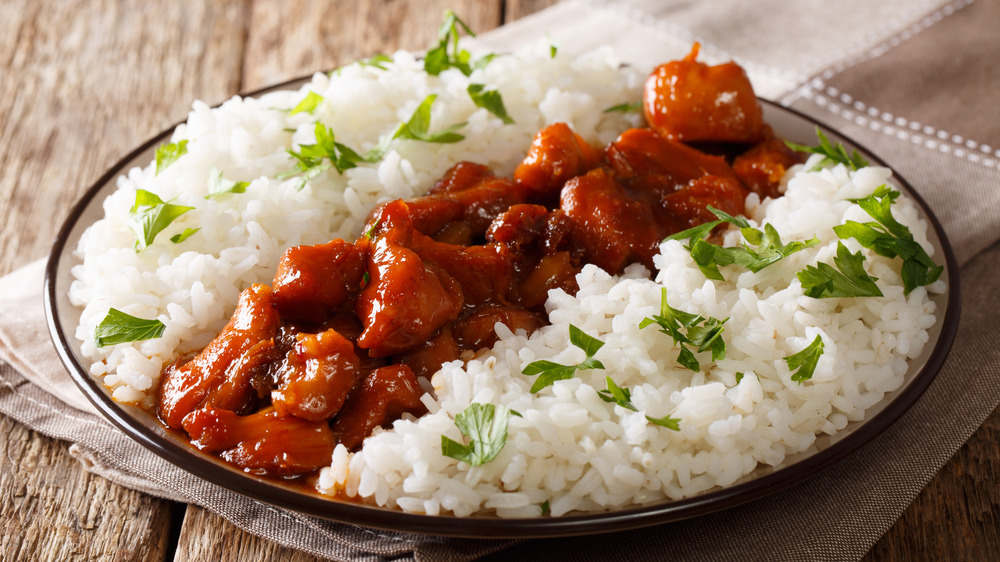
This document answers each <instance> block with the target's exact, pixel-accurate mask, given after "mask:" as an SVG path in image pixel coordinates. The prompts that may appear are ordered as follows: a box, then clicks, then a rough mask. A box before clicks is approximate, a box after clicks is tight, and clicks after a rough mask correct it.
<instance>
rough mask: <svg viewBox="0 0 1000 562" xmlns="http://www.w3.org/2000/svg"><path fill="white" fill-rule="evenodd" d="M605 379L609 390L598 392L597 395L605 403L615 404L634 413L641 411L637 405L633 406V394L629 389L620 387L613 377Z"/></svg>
mask: <svg viewBox="0 0 1000 562" xmlns="http://www.w3.org/2000/svg"><path fill="white" fill-rule="evenodd" d="M604 379H605V383H606V384H607V385H608V388H607V390H598V391H597V395H598V396H600V397H601V400H604V401H605V402H614V403H615V404H618V405H619V406H621V407H622V408H627V409H629V410H632V411H633V412H638V411H639V410H638V409H637V408H636V407H635V405H633V404H632V392H631V391H630V390H629V389H627V388H622V387H620V386H618V385H617V384H615V381H614V380H612V378H611V377H604Z"/></svg>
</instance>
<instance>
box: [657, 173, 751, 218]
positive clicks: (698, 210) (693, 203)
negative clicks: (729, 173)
mask: <svg viewBox="0 0 1000 562" xmlns="http://www.w3.org/2000/svg"><path fill="white" fill-rule="evenodd" d="M746 196H747V190H746V188H744V187H743V185H742V184H740V182H738V181H736V180H734V179H730V178H722V177H719V176H704V177H701V178H698V179H696V180H694V181H693V182H691V185H688V186H687V187H684V188H682V189H679V190H677V191H675V192H673V193H671V194H669V195H667V196H665V197H664V198H663V201H662V203H663V208H664V209H665V210H666V211H667V212H668V213H670V214H671V215H673V216H674V217H675V218H676V219H677V220H678V221H680V225H681V229H685V228H691V227H692V226H698V225H699V224H703V223H706V222H709V221H714V220H715V219H717V218H718V217H716V216H715V214H714V213H712V211H710V210H709V209H708V207H709V206H712V207H715V208H716V209H719V210H720V211H725V212H726V213H729V214H730V215H732V216H736V215H742V214H743V213H744V212H745V211H746V206H745V203H744V202H745V201H746Z"/></svg>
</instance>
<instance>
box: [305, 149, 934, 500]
mask: <svg viewBox="0 0 1000 562" xmlns="http://www.w3.org/2000/svg"><path fill="white" fill-rule="evenodd" d="M820 160H821V157H820V156H814V157H812V158H811V159H810V160H809V161H808V162H807V163H806V164H805V165H804V166H796V167H795V168H793V169H792V170H789V173H788V175H787V176H786V178H785V195H784V197H782V198H779V199H776V200H771V199H767V200H765V201H763V202H760V201H759V200H758V199H757V197H756V196H755V195H751V196H750V199H749V200H748V215H749V218H750V219H751V224H752V225H753V226H756V227H761V226H762V225H763V223H770V224H771V225H772V226H774V227H775V228H776V230H777V231H778V233H779V234H780V235H781V239H782V240H783V241H785V242H789V241H792V240H807V239H809V238H812V237H813V236H814V235H815V236H817V237H818V238H819V239H820V244H818V245H817V246H814V247H812V248H809V249H807V250H803V251H800V252H798V253H795V254H792V255H791V256H788V257H786V258H784V259H782V260H780V261H778V262H777V263H775V264H773V265H771V266H769V267H767V268H765V269H763V270H761V271H760V272H758V273H753V272H750V271H748V270H745V269H743V268H741V267H740V266H735V265H732V266H726V267H723V268H721V270H722V273H723V276H724V277H725V278H726V281H724V282H720V281H713V280H709V279H706V278H705V276H704V274H703V273H702V272H701V271H700V270H699V269H698V267H697V266H696V265H695V263H694V262H693V260H692V259H691V256H690V253H689V252H688V251H687V250H685V249H684V248H683V246H682V244H681V243H680V242H677V241H669V242H665V243H664V244H662V245H661V247H660V253H659V255H658V256H656V257H655V259H654V263H655V265H656V268H657V271H656V275H655V279H650V278H649V275H648V272H647V271H646V270H645V268H643V267H642V266H639V265H633V266H631V267H629V268H628V269H626V271H625V272H624V274H623V275H621V276H619V277H616V276H611V275H608V274H607V273H606V272H604V271H603V270H601V269H599V268H597V267H595V266H586V267H585V268H584V269H583V271H582V272H581V273H580V274H579V275H578V277H577V281H578V282H579V285H580V291H579V292H578V293H577V294H576V295H575V296H570V295H568V294H566V293H564V292H562V291H561V290H554V291H551V292H550V293H549V300H548V302H547V304H546V309H547V311H548V315H549V320H550V321H551V325H549V326H546V327H543V328H541V329H539V330H538V331H536V332H535V333H533V334H532V335H531V337H524V334H523V333H522V334H512V333H511V332H510V331H509V330H506V329H504V327H503V326H502V325H498V326H497V331H498V333H499V334H500V341H499V342H498V343H497V344H496V346H495V347H494V348H493V349H492V350H491V351H489V352H488V353H483V354H480V356H478V357H476V358H475V359H473V360H471V361H469V362H468V363H467V364H465V365H462V364H461V362H460V361H456V362H452V363H449V364H447V365H445V366H444V367H443V368H442V369H441V371H439V372H438V373H437V374H436V375H435V376H434V378H433V384H434V390H435V394H436V398H432V397H431V396H430V395H425V396H424V401H425V403H426V405H427V406H428V409H429V410H430V413H429V414H426V415H424V416H423V417H421V418H419V419H402V420H398V421H396V422H395V423H394V424H393V426H392V430H391V431H384V432H382V433H377V434H375V435H373V436H372V437H370V438H368V440H367V441H366V442H365V445H364V448H363V449H362V450H361V451H359V452H357V453H356V454H351V453H349V452H348V451H347V450H346V449H345V448H344V447H343V446H338V448H337V450H336V451H335V452H334V459H333V464H332V466H331V467H330V468H329V469H323V471H322V473H321V476H320V489H321V491H324V492H326V493H343V494H346V495H348V496H357V497H361V498H366V499H368V500H369V501H374V502H375V503H377V504H378V505H383V506H396V507H398V508H400V509H403V510H405V511H409V512H415V513H428V514H443V513H452V514H454V515H457V516H467V515H471V514H474V513H480V512H492V513H495V514H496V515H498V516H500V517H537V516H540V515H542V514H543V511H544V508H543V507H542V506H543V504H544V505H547V506H548V510H549V512H550V513H551V515H552V516H559V515H563V514H566V513H569V512H571V511H601V510H607V509H610V508H614V507H620V506H623V505H634V504H644V503H649V502H654V501H660V500H664V499H680V498H685V497H689V496H692V495H695V494H698V493H700V492H704V491H706V490H710V489H712V488H715V487H718V486H728V485H731V484H734V483H737V482H738V481H740V479H741V478H743V477H745V476H746V475H748V474H750V473H751V472H753V471H755V470H757V469H758V467H760V466H779V465H781V464H782V462H784V461H785V460H786V458H787V457H789V456H790V455H794V454H796V453H801V452H804V451H808V450H809V449H810V447H812V446H813V445H814V443H815V441H816V439H817V436H820V435H824V434H825V435H833V434H834V433H836V432H837V431H839V430H841V429H844V427H845V426H846V425H847V424H848V423H849V422H852V421H858V420H862V419H863V418H864V415H865V411H866V410H867V409H868V408H869V407H871V406H873V405H875V404H876V403H878V402H879V401H880V400H882V398H883V397H884V396H885V394H886V393H888V392H891V391H893V390H895V389H897V388H899V387H900V386H901V385H902V384H903V382H904V377H905V375H906V373H907V369H908V363H907V360H908V359H912V358H915V357H917V356H918V355H919V354H920V352H921V350H922V349H923V346H924V344H925V343H927V341H928V332H927V330H928V329H929V328H930V327H931V326H933V325H934V323H935V316H934V310H935V304H934V302H932V301H931V300H930V298H929V295H928V291H933V292H941V291H943V290H944V284H943V283H942V282H940V281H939V282H937V283H935V284H933V285H930V286H928V287H919V288H917V289H915V290H913V291H912V292H910V294H909V295H906V296H904V295H903V285H902V280H901V278H900V263H901V260H898V259H896V260H892V259H888V258H884V257H881V256H878V255H877V254H874V253H873V252H871V251H869V250H867V249H864V248H862V247H861V246H860V245H858V244H857V243H856V241H855V240H853V239H850V240H845V241H843V242H844V244H845V245H846V246H847V247H848V248H849V249H850V250H851V251H852V252H857V251H858V250H861V251H862V252H863V254H864V255H865V257H866V264H867V265H866V267H867V268H868V270H869V272H870V273H871V274H872V275H873V276H875V277H877V278H879V280H878V285H879V287H880V288H881V290H882V292H883V293H884V294H885V296H884V298H831V299H814V298H811V297H806V296H804V295H803V290H802V286H801V284H800V283H799V280H798V279H797V277H796V272H797V271H799V270H801V269H803V268H804V267H805V266H806V265H814V264H815V263H816V262H818V261H825V262H828V263H830V262H832V258H833V256H835V254H836V248H837V242H838V238H837V236H836V234H835V233H834V232H833V227H834V226H836V225H839V224H842V223H843V222H844V221H845V220H856V221H859V222H866V221H868V220H870V217H868V216H867V215H866V214H865V212H864V211H863V210H861V209H860V207H858V206H857V205H855V204H853V203H851V202H849V201H846V199H848V198H859V197H865V196H867V195H869V194H871V193H872V192H873V191H875V189H876V188H878V187H879V186H881V185H882V184H885V183H887V182H889V183H890V184H891V177H890V171H889V170H888V169H886V168H880V167H868V168H862V169H860V170H858V171H849V170H848V169H847V168H845V167H844V166H843V165H840V164H838V165H837V166H835V167H832V168H829V167H828V168H825V169H822V170H820V171H816V172H807V171H805V170H808V169H810V168H812V167H813V166H816V165H817V164H819V162H820ZM893 215H894V216H895V217H896V218H897V220H899V221H900V222H901V223H903V224H905V225H907V226H908V227H909V228H910V230H911V231H912V232H913V235H914V238H915V240H916V241H917V242H919V243H921V244H922V245H923V246H924V247H925V248H929V244H928V243H927V239H926V232H927V223H926V222H925V221H924V220H923V219H921V218H920V217H919V215H918V211H917V207H916V205H915V204H914V202H913V201H912V200H911V199H909V198H908V197H906V196H905V195H904V196H901V197H900V198H899V199H898V200H897V201H896V202H895V203H894V205H893ZM738 241H739V231H738V230H735V229H734V230H733V231H731V232H729V233H728V234H727V239H726V241H725V244H726V245H735V244H736V243H737V242H738ZM662 287H666V288H667V294H668V302H669V303H670V305H671V306H673V307H674V308H677V309H680V310H683V311H686V312H690V313H696V314H700V315H703V316H712V317H715V318H719V319H723V318H729V320H728V321H727V322H726V323H725V331H724V333H723V338H724V339H725V341H726V344H727V351H726V358H725V359H723V360H720V361H718V362H717V363H714V364H710V365H709V366H708V367H707V368H706V367H705V365H704V361H703V366H702V371H700V372H693V371H690V370H688V369H685V368H684V367H681V366H680V365H678V364H677V354H678V348H677V347H676V346H674V345H673V342H672V340H671V339H670V336H668V335H665V334H663V333H661V332H660V331H658V330H657V329H656V327H655V326H650V327H647V328H645V329H640V328H639V325H640V323H641V322H642V320H643V318H645V317H647V316H653V315H656V314H659V313H660V296H661V288H662ZM571 324H572V325H575V326H577V327H579V328H580V329H582V330H583V331H584V332H586V333H587V334H589V335H591V336H594V337H596V338H598V339H600V340H601V341H603V342H605V345H604V347H602V348H601V349H600V350H599V351H598V352H597V353H596V355H595V358H596V359H598V360H600V361H601V362H602V363H603V364H604V366H605V367H606V369H593V370H582V371H577V372H576V373H575V374H574V376H573V378H571V379H568V380H564V381H558V382H556V383H555V384H553V385H552V386H550V387H548V388H546V389H543V390H541V391H539V392H537V393H535V394H532V393H530V392H529V389H530V387H531V385H532V383H533V380H534V378H533V377H528V376H525V375H522V374H521V371H522V369H523V368H524V366H525V365H527V364H528V363H530V362H532V361H535V360H538V359H548V360H551V361H555V362H557V363H561V364H565V365H573V364H576V363H579V362H580V361H581V360H583V359H584V353H583V351H582V350H580V349H578V348H576V347H574V346H572V345H570V344H569V342H568V330H569V326H570V325H571ZM817 335H819V336H820V337H821V338H822V340H823V342H824V345H825V352H824V354H823V355H822V356H821V358H820V360H819V363H818V365H817V367H816V370H815V372H814V374H813V376H812V378H811V379H810V380H807V381H804V382H802V383H799V382H795V381H792V380H791V375H792V373H791V371H790V370H789V368H788V365H787V364H786V362H785V361H784V357H787V356H790V355H792V354H794V353H796V352H799V351H801V350H802V349H803V348H805V347H806V346H807V345H808V344H809V343H810V342H811V341H812V340H813V339H814V338H815V337H816V336H817ZM737 373H743V376H742V377H741V379H740V380H739V381H737ZM606 376H610V377H611V378H612V379H613V380H614V382H615V383H616V384H617V385H618V386H620V387H623V388H625V387H628V388H629V389H630V390H631V393H632V403H633V404H634V405H635V407H636V408H637V409H638V411H631V410H629V409H626V408H624V407H622V406H619V405H615V404H609V403H607V402H605V401H603V400H602V399H601V398H600V396H599V395H598V391H599V390H603V389H605V388H606V383H605V377H606ZM472 403H483V404H503V405H505V406H507V407H508V408H511V409H512V410H516V411H517V412H519V413H520V414H521V417H516V416H511V417H510V420H509V427H508V437H507V442H506V445H505V446H504V448H503V450H502V451H501V452H500V454H499V456H498V457H497V458H496V459H495V460H493V461H492V462H489V463H486V464H484V465H481V466H469V465H468V464H466V463H463V462H459V461H457V460H454V459H452V458H449V457H445V456H443V455H442V454H441V435H446V436H448V437H450V438H452V439H455V440H460V439H461V438H462V436H461V435H460V434H459V432H458V429H457V428H456V426H455V423H454V416H455V415H457V414H459V413H461V412H462V411H463V410H465V408H467V407H468V406H469V405H470V404H472ZM647 415H649V416H651V417H654V418H661V417H664V416H667V415H669V416H670V417H672V418H679V420H680V422H679V425H680V430H679V431H673V430H671V429H668V428H664V427H659V426H657V425H654V424H651V423H649V422H648V421H647V419H646V416H647ZM401 461H402V462H401ZM546 502H548V503H547V504H546Z"/></svg>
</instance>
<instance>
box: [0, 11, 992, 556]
mask: <svg viewBox="0 0 1000 562" xmlns="http://www.w3.org/2000/svg"><path fill="white" fill-rule="evenodd" d="M872 4H873V3H870V2H868V1H867V0H842V1H841V2H838V3H837V4H836V5H830V4H822V5H817V4H814V3H806V2H799V3H784V2H778V1H777V0H766V1H759V2H753V3H748V2H741V1H739V0H725V1H723V2H712V3H707V2H702V3H686V2H655V1H653V0H632V1H627V2H614V3H612V2H583V1H570V2H565V3H563V4H560V5H557V6H555V7H553V8H550V9H548V10H545V11H543V12H541V13H539V14H537V15H536V16H533V17H531V18H528V19H526V20H521V21H518V22H516V23H515V24H512V25H510V26H505V27H503V28H501V29H499V30H497V31H495V32H491V33H489V34H485V35H483V36H481V37H480V38H479V39H478V40H477V42H478V44H479V46H481V47H484V48H492V49H496V50H509V49H510V48H512V46H516V45H517V44H518V43H520V42H522V41H526V40H535V39H537V38H538V37H543V36H545V34H546V33H550V34H551V35H552V36H553V37H555V39H556V40H557V41H558V42H559V44H560V48H561V49H565V50H568V51H571V52H582V51H584V50H587V49H590V48H593V47H597V46H601V45H612V46H614V47H615V48H616V49H617V50H618V52H619V53H620V54H621V56H622V58H623V59H624V60H627V61H629V62H630V63H632V64H636V65H643V66H649V65H651V64H653V63H654V62H657V61H662V60H666V59H669V58H671V57H676V56H681V55H683V54H686V52H687V51H688V49H689V48H690V44H691V42H692V41H693V40H698V41H700V42H701V43H702V52H703V54H704V56H705V58H707V60H710V61H719V60H726V59H729V58H735V59H736V60H738V61H739V62H740V63H741V64H743V65H744V67H746V68H747V69H748V71H749V73H750V75H751V78H752V80H753V81H754V84H755V87H756V88H757V90H758V92H759V93H761V94H762V95H764V96H765V97H771V98H773V99H777V100H779V101H781V102H782V103H785V104H786V105H789V106H790V107H792V108H795V109H798V110H800V111H803V112H805V113H807V114H809V115H812V116H814V117H815V118H817V119H819V120H821V121H824V122H826V123H828V124H829V125H831V126H832V127H833V128H835V129H838V130H841V131H843V132H845V133H847V134H848V135H850V136H853V137H855V138H856V139H857V140H860V141H861V142H862V143H863V144H866V145H867V146H869V147H871V148H873V149H874V151H875V152H876V153H878V154H879V155H880V156H882V157H883V158H884V159H886V160H887V161H888V162H889V163H890V164H891V165H892V166H893V167H894V168H896V170H897V171H899V172H900V173H901V174H902V176H904V177H905V178H907V179H908V180H909V181H910V182H911V184H912V185H913V187H914V188H915V189H916V190H917V191H918V192H919V193H920V194H921V195H922V196H923V197H924V198H925V199H927V200H928V202H929V203H930V204H931V206H932V208H933V209H934V210H935V213H936V214H937V215H938V217H939V218H940V219H941V221H942V222H943V224H944V226H945V229H946V231H947V233H948V235H949V237H950V239H951V242H952V244H953V246H954V247H955V251H956V255H957V256H958V258H959V260H960V262H961V263H962V264H963V268H962V270H961V274H960V277H961V282H962V297H963V298H962V320H961V324H960V327H959V333H958V337H957V340H956V344H955V347H954V349H953V351H952V353H951V356H950V357H949V360H948V361H947V363H946V364H945V366H944V368H943V369H942V371H941V373H940V374H939V375H938V378H937V380H936V381H935V382H934V383H933V384H932V385H931V387H930V389H929V390H928V391H927V393H926V395H925V396H924V397H923V398H922V399H921V400H920V401H919V402H918V403H917V404H916V405H915V406H914V407H913V408H912V409H911V410H910V411H909V412H908V413H907V414H906V415H904V416H903V417H902V418H901V419H900V421H899V422H898V423H896V424H895V425H894V426H893V427H891V428H890V429H889V430H888V431H886V432H885V433H884V434H883V435H881V436H880V437H879V438H877V439H876V440H874V441H873V442H872V443H870V444H869V445H867V446H866V447H864V448H863V449H862V450H861V451H859V452H858V453H856V454H854V455H852V456H851V457H849V458H848V459H846V460H844V461H842V462H840V463H838V464H836V465H835V466H833V467H832V468H829V469H827V470H826V471H824V472H823V473H821V474H819V475H817V476H815V477H813V478H811V479H809V480H808V481H807V482H805V483H803V484H799V485H797V486H794V487H792V488H790V489H789V490H786V491H784V492H781V493H778V494H775V495H772V496H769V497H767V498H764V499H761V500H758V501H756V502H753V503H750V504H747V505H744V506H741V507H737V508H734V509H730V510H727V511H724V512H721V513H718V514H713V515H709V516H705V517H700V518H697V519H694V520H689V521H685V522H681V523H674V524H669V525H663V526H659V527H653V528H650V529H644V530H640V531H632V532H625V533H618V534H615V535H611V536H600V535H598V536H591V537H583V538H573V539H549V540H540V541H526V542H522V543H520V544H516V543H514V542H513V541H506V542H493V541H476V540H458V539H442V538H435V537H427V536H420V535H411V534H401V533H389V532H382V531H372V530H368V529H362V528H359V527H355V526H351V525H344V524H337V523H331V522H327V521H320V520H316V519H312V518H309V517H304V516H301V515H298V514H294V513H289V512H285V511H283V510H279V509H276V508H273V507H270V506H266V505H263V504H259V503H257V502H254V501H252V500H249V499H247V498H244V497H241V496H239V495H237V494H234V493H231V492H229V491H227V490H224V489H221V488H219V487H217V486H214V485H212V484H209V483H206V482H204V481H201V480H199V479H197V478H195V477H193V476H191V475H189V474H187V473H186V472H184V471H183V470H180V469H178V468H176V467H174V466H172V465H170V464H168V463H166V462H164V461H162V460H160V459H159V458H158V457H156V456H155V455H153V454H152V453H149V452H147V451H146V450H145V449H143V448H142V447H141V446H139V445H138V444H136V443H135V442H133V441H132V440H131V439H129V438H127V437H125V436H124V435H123V434H121V433H120V432H118V431H117V430H115V429H114V428H113V427H112V426H111V425H110V424H109V423H108V422H106V421H105V420H104V419H103V418H101V417H100V416H99V415H98V414H96V413H95V411H94V410H93V408H92V407H91V406H90V405H89V403H87V401H86V400H85V399H84V398H83V396H82V395H81V394H80V393H79V392H78V391H77V390H76V389H75V387H74V386H73V384H72V382H71V381H70V379H69V378H68V375H67V374H66V372H65V370H64V369H63V367H62V366H61V364H60V363H59V360H58V358H57V356H56V354H55V351H54V349H53V348H52V345H51V343H50V341H49V338H48V336H47V333H46V329H45V319H44V314H43V311H42V303H41V280H42V268H43V266H42V264H41V262H36V263H33V264H30V265H28V266H26V267H24V268H23V269H21V270H19V271H17V272H15V273H13V274H11V275H8V276H7V277H4V278H0V412H2V413H3V414H5V415H8V416H11V417H13V418H15V419H17V420H19V421H21V422H22V423H25V424H27V425H28V426H30V427H32V428H33V429H36V430H38V431H40V432H42V433H45V434H47V435H51V436H54V437H57V438H60V439H65V440H68V441H71V442H73V443H74V445H73V446H72V447H71V449H70V450H71V453H72V454H74V455H75V456H76V457H77V458H79V459H80V460H81V461H82V462H83V463H84V464H85V465H86V466H87V467H88V469H90V470H93V471H95V472H97V473H99V474H102V475H104V476H106V477H107V478H109V479H111V480H113V481H115V482H118V483H120V484H122V485H125V486H128V487H130V488H135V489H138V490H141V491H143V492H146V493H150V494H153V495H157V496H161V497H166V498H171V499H175V500H179V501H184V502H192V503H196V504H198V505H202V506H205V507H207V508H208V509H210V510H212V511H214V512H216V513H219V514H221V515H222V516H223V517H226V518H227V519H229V520H231V521H233V522H234V523H236V524H237V525H239V526H240V527H242V528H244V529H246V530H248V531H250V532H252V533H255V534H258V535H260V536H264V537H267V538H269V539H272V540H275V541H277V542H279V543H281V544H284V545H287V546H290V547H293V548H298V549H302V550H305V551H307V552H310V553H313V554H316V555H320V556H326V557H331V558H337V559H360V558H364V559H370V558H373V557H381V558H399V557H410V558H416V559H423V560H455V559H471V558H477V557H481V556H484V555H487V554H489V553H490V552H498V551H499V552H498V553H497V554H496V556H498V557H503V558H511V559H529V558H530V559H537V558H567V557H572V558H573V559H594V560H607V559H653V558H657V559H658V558H663V557H665V556H669V557H670V558H672V559H679V560H705V559H711V560H744V559H769V560H802V559H829V560H850V559H857V558H859V557H860V556H862V555H863V554H864V553H865V552H866V551H867V550H868V549H869V548H870V547H871V545H872V544H874V542H875V541H876V540H877V539H878V538H879V537H880V536H881V535H882V533H884V532H885V530H886V529H887V528H888V527H889V526H890V525H891V524H892V523H893V522H894V521H895V520H896V519H897V518H898V517H899V515H900V513H902V511H903V510H904V509H905V508H906V506H907V505H908V504H909V503H910V502H911V501H912V500H913V498H914V497H916V495H917V494H918V493H919V491H920V490H921V489H922V488H923V486H924V485H925V484H926V482H927V481H928V480H929V479H930V478H931V477H932V476H933V475H934V474H935V473H936V472H937V470H938V469H939V468H940V467H941V466H942V465H943V464H944V463H945V462H946V461H947V460H948V458H950V457H951V455H952V454H954V452H955V451H956V450H957V448H958V447H959V446H961V444H962V443H963V442H964V441H965V440H966V439H967V438H968V437H969V435H971V434H972V433H973V432H974V431H975V429H976V428H977V427H978V426H979V425H980V424H981V423H982V421H983V420H984V419H985V418H986V417H987V416H988V415H989V414H990V412H992V410H993V409H994V407H996V405H997V404H998V403H1000V331H998V330H996V329H995V322H994V320H993V319H992V318H991V314H992V312H993V311H996V310H1000V296H998V295H1000V246H997V245H995V243H996V242H997V240H1000V172H998V169H1000V151H997V150H996V149H994V148H992V147H994V146H1000V116H998V109H997V108H996V107H995V106H994V103H995V95H994V94H993V92H996V91H998V88H1000V73H997V72H996V69H995V60H993V59H995V54H996V53H997V52H1000V36H998V34H997V33H996V32H995V29H994V27H995V25H992V24H991V22H996V21H1000V5H998V4H1000V3H996V2H992V3H990V2H986V1H980V2H971V1H969V0H960V1H957V2H947V3H946V2H941V1H940V0H938V1H915V2H914V1H903V0H891V1H887V2H881V3H877V4H876V5H872ZM816 6H820V9H822V10H824V11H823V12H814V10H815V9H816ZM760 14H766V16H765V17H763V18H761V17H759V16H760ZM747 21H754V22H755V23H754V25H745V22H747ZM957 60H961V61H963V63H962V65H960V66H956V62H955V61H957ZM941 76H948V80H947V81H943V80H941Z"/></svg>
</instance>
